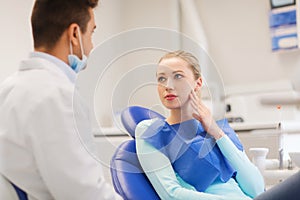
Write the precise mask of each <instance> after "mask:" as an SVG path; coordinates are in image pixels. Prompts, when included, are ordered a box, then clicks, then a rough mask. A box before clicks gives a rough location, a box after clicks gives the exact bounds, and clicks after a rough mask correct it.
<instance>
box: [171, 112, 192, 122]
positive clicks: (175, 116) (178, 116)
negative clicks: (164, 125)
mask: <svg viewBox="0 0 300 200" xmlns="http://www.w3.org/2000/svg"><path fill="white" fill-rule="evenodd" d="M190 119H193V112H192V111H191V110H190V109H172V110H171V112H170V116H169V117H168V118H167V120H166V121H167V122H168V123H169V124H178V123H181V122H184V121H187V120H190Z"/></svg>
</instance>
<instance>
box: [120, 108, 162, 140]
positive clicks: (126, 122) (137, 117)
mask: <svg viewBox="0 0 300 200" xmlns="http://www.w3.org/2000/svg"><path fill="white" fill-rule="evenodd" d="M153 118H160V119H165V117H164V116H162V115H161V114H159V113H158V112H155V111H153V110H150V109H148V108H144V107H141V106H130V107H127V108H125V109H124V110H123V111H122V112H121V121H122V124H123V126H124V128H125V129H126V130H127V131H128V133H129V134H130V135H131V137H133V138H135V128H136V126H137V124H138V123H140V122H141V121H143V120H146V119H153Z"/></svg>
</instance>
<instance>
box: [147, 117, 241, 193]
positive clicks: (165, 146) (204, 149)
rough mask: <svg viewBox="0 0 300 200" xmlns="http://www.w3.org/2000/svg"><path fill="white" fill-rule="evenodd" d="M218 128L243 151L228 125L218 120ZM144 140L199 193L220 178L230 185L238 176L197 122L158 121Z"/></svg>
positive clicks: (213, 140) (151, 126)
mask: <svg viewBox="0 0 300 200" xmlns="http://www.w3.org/2000/svg"><path fill="white" fill-rule="evenodd" d="M217 124H218V126H219V127H220V128H221V129H222V130H223V131H224V133H225V134H226V135H227V136H228V137H229V138H230V139H231V140H232V142H233V143H234V144H235V146H236V147H237V148H238V149H239V150H241V151H242V150H243V146H242V144H241V143H240V141H239V139H238V137H237V135H236V133H235V132H234V130H233V129H232V128H231V127H230V126H229V124H228V121H227V120H226V119H223V120H219V121H217ZM142 138H143V139H144V140H145V141H146V142H148V143H150V144H151V145H153V146H154V147H155V148H156V149H158V150H159V151H160V152H162V153H163V154H165V155H166V156H167V157H168V158H169V160H170V161H171V163H172V166H173V168H174V170H175V172H177V173H178V174H179V176H180V177H181V178H182V179H183V180H184V181H186V182H187V183H189V184H190V185H192V186H194V187H195V188H196V189H197V191H200V192H203V191H205V190H206V188H207V187H208V186H209V185H211V184H212V183H213V182H214V181H215V180H216V179H217V178H218V177H219V178H220V180H221V181H222V182H227V181H228V180H229V179H230V178H231V177H233V176H235V170H234V169H233V168H232V167H231V166H230V164H229V162H228V160H227V159H226V158H225V157H224V156H223V154H222V153H221V151H220V149H219V147H218V145H217V144H216V142H215V139H214V138H212V137H211V136H210V135H209V134H207V132H206V131H205V130H204V128H203V127H202V125H201V123H199V121H197V120H195V119H192V120H188V121H185V122H182V123H180V124H174V125H169V124H168V123H167V122H165V121H164V120H163V119H156V121H155V122H153V123H152V124H151V125H150V127H149V128H148V129H147V130H146V131H145V132H144V133H143V135H142Z"/></svg>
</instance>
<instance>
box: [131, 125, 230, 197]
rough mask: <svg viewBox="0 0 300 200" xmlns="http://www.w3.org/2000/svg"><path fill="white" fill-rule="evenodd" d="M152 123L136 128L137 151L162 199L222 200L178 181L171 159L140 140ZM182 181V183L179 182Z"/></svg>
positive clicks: (143, 166)
mask: <svg viewBox="0 0 300 200" xmlns="http://www.w3.org/2000/svg"><path fill="white" fill-rule="evenodd" d="M150 124H151V121H143V122H142V123H140V124H139V125H138V126H137V128H136V133H135V134H136V135H135V136H136V149H137V155H138V158H139V161H140V164H141V166H142V168H143V170H144V171H145V174H146V175H147V177H148V179H149V180H150V182H151V184H152V185H153V187H154V189H155V191H156V192H157V194H158V195H159V197H160V198H161V199H175V200H176V199H177V200H180V199H182V200H186V199H189V200H194V199H195V200H196V199H197V200H202V199H203V200H219V199H220V200H221V199H223V200H224V199H225V197H224V196H221V195H213V194H207V193H203V192H197V191H196V190H195V189H194V187H193V186H191V185H189V184H187V183H186V182H184V181H183V180H182V179H177V178H176V174H175V172H174V170H173V167H172V165H171V163H170V161H169V159H168V158H167V157H166V156H165V155H164V154H163V153H161V152H159V151H158V150H157V149H155V148H154V147H153V146H152V145H150V144H149V143H147V142H145V141H144V140H143V139H141V138H140V136H141V134H142V133H143V132H144V131H145V130H146V129H147V128H148V127H149V125H150ZM179 181H180V182H179Z"/></svg>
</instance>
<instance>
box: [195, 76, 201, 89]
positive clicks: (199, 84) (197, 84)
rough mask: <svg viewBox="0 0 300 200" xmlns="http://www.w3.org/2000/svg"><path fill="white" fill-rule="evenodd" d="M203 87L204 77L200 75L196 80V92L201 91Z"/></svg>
mask: <svg viewBox="0 0 300 200" xmlns="http://www.w3.org/2000/svg"><path fill="white" fill-rule="evenodd" d="M201 87H202V77H199V78H198V79H197V80H196V87H195V92H197V91H199V90H200V89H201Z"/></svg>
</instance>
